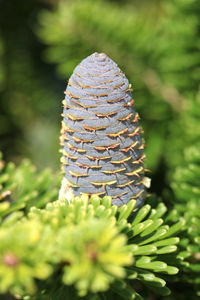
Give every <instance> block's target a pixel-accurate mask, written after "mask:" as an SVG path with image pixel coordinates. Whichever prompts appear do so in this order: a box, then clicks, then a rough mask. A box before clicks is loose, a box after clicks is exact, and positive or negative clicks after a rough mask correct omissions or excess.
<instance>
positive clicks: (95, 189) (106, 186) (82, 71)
mask: <svg viewBox="0 0 200 300" xmlns="http://www.w3.org/2000/svg"><path fill="white" fill-rule="evenodd" d="M65 94H66V97H65V100H64V101H63V103H64V111H63V121H62V130H61V145H62V164H63V170H64V174H65V177H64V180H63V184H62V187H61V192H60V197H61V198H66V195H65V194H66V191H67V190H69V189H71V190H72V192H73V194H74V195H75V196H79V195H81V194H89V195H94V194H96V195H100V196H104V195H108V196H111V197H112V202H113V204H115V205H122V204H124V203H127V202H128V201H129V200H131V199H135V200H136V201H137V206H140V205H141V204H142V201H143V199H144V195H145V177H144V165H143V159H144V153H143V151H144V144H143V140H142V137H141V128H140V126H139V122H138V120H139V116H138V113H136V112H135V110H134V108H133V104H134V100H133V98H132V93H131V88H130V85H129V82H128V80H127V78H126V77H125V75H124V74H123V73H122V71H121V70H120V69H119V68H118V66H117V65H116V63H114V62H113V61H112V60H111V59H110V58H109V57H108V56H106V55H105V54H104V53H94V54H92V55H90V56H88V57H87V58H86V59H84V60H83V61H82V62H81V63H80V64H79V65H78V66H77V67H76V68H75V70H74V72H73V74H72V76H71V77H70V79H69V82H68V86H67V89H66V92H65Z"/></svg>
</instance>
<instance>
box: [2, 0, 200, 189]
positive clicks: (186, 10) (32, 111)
mask: <svg viewBox="0 0 200 300" xmlns="http://www.w3.org/2000/svg"><path fill="white" fill-rule="evenodd" d="M0 8H1V9H0V64H1V68H0V150H1V151H2V152H3V154H4V158H5V159H6V160H13V161H15V162H17V163H18V162H19V161H21V159H22V158H23V157H28V158H31V160H32V161H33V163H34V164H35V165H36V166H37V167H38V168H39V169H42V168H44V167H46V166H50V167H52V168H53V169H55V170H57V169H59V152H58V150H59V130H60V122H61V117H60V114H61V113H62V105H61V101H62V99H63V98H64V95H63V91H64V89H65V87H66V83H67V80H68V78H69V76H70V74H71V73H72V71H73V69H74V67H75V66H76V65H77V64H78V63H79V62H80V61H81V60H82V59H83V58H85V57H87V56H88V55H90V54H91V53H93V52H95V51H97V52H105V53H106V54H107V55H108V56H110V57H111V58H112V59H113V60H114V61H116V62H117V63H118V65H119V66H120V68H121V69H122V70H123V71H124V72H125V74H126V76H127V77H128V79H129V80H130V82H131V83H132V85H133V90H134V98H135V101H136V109H137V111H138V112H139V114H140V116H141V122H142V126H143V128H144V138H145V141H146V145H147V147H146V155H147V161H146V165H147V168H149V169H151V171H152V174H151V177H152V178H153V179H154V180H153V183H152V191H155V192H156V193H157V194H161V192H162V190H163V187H164V186H166V185H168V183H169V181H170V180H169V178H170V174H172V172H173V171H174V169H175V167H176V166H178V165H179V164H181V163H182V161H183V160H184V158H183V145H185V144H186V143H187V142H188V143H189V141H190V137H191V134H192V132H193V131H194V130H200V128H199V127H197V128H196V127H195V126H196V125H194V128H193V127H192V124H191V122H190V120H189V119H188V111H191V110H192V109H194V110H195V108H194V107H195V104H194V103H195V101H199V100H198V99H199V94H198V84H199V74H200V57H199V48H200V34H199V32H200V20H199V13H200V6H199V3H198V1H196V0H151V1H150V0H130V1H128V0H95V1H94V0H71V1H70V0H37V1H36V0H29V1H23V0H21V1H20V0H19V1H11V0H6V1H3V0H1V1H0Z"/></svg>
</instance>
